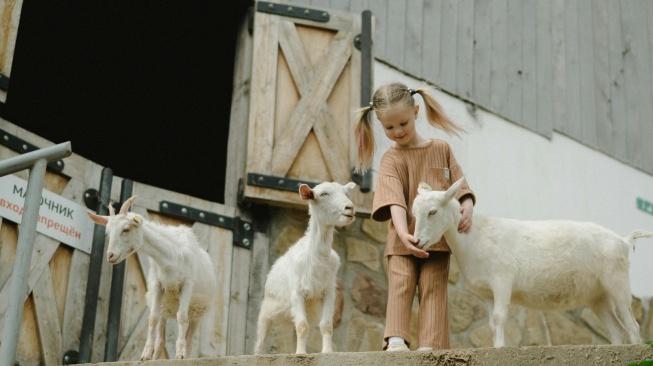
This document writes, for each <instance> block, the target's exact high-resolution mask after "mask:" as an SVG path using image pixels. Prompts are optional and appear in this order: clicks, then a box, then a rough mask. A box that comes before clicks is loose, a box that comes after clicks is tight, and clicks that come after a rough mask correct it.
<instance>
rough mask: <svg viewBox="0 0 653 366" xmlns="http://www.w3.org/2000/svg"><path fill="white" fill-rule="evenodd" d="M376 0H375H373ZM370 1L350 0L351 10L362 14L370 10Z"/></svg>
mask: <svg viewBox="0 0 653 366" xmlns="http://www.w3.org/2000/svg"><path fill="white" fill-rule="evenodd" d="M372 1H374V0H372ZM369 8H370V7H369V3H368V1H367V0H350V1H349V12H351V13H354V14H361V13H362V12H363V11H365V10H368V9H369Z"/></svg>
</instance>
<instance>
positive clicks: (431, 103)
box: [415, 87, 467, 137]
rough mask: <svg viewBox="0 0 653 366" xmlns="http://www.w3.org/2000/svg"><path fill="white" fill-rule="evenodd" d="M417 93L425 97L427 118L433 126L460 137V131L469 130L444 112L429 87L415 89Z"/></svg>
mask: <svg viewBox="0 0 653 366" xmlns="http://www.w3.org/2000/svg"><path fill="white" fill-rule="evenodd" d="M415 93H418V94H419V95H421V96H422V99H424V106H425V107H426V119H427V120H428V121H429V124H430V125H431V126H433V127H439V128H441V129H442V130H444V131H445V132H447V133H448V134H451V135H456V136H458V137H460V134H459V133H458V132H467V130H466V129H465V128H464V127H463V126H461V125H459V124H458V123H456V122H454V121H453V120H452V119H451V118H449V116H447V115H446V114H445V113H444V109H443V108H442V106H441V105H440V103H438V101H437V100H435V97H434V96H433V94H431V92H429V90H428V88H425V87H422V88H417V89H415Z"/></svg>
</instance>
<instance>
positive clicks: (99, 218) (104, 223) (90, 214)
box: [86, 211, 109, 226]
mask: <svg viewBox="0 0 653 366" xmlns="http://www.w3.org/2000/svg"><path fill="white" fill-rule="evenodd" d="M86 213H87V214H88V217H90V218H91V220H93V221H95V222H96V223H97V224H100V225H102V226H107V222H109V220H107V217H106V216H100V215H96V214H94V213H93V212H90V211H86Z"/></svg>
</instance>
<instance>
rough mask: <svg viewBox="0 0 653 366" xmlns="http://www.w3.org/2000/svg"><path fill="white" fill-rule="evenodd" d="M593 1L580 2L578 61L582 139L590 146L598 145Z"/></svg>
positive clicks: (582, 0)
mask: <svg viewBox="0 0 653 366" xmlns="http://www.w3.org/2000/svg"><path fill="white" fill-rule="evenodd" d="M592 1H593V0H579V2H578V9H579V11H578V44H579V47H578V51H579V52H578V63H579V65H580V75H579V76H580V80H579V82H580V104H581V105H580V119H581V120H580V123H581V134H582V135H581V136H579V137H578V138H579V139H580V140H581V141H587V142H588V143H589V144H591V145H590V146H596V122H595V103H594V94H595V93H596V90H595V89H594V88H595V85H594V80H593V78H594V62H593V61H594V60H593V55H592V47H588V46H586V45H591V44H592V12H591V9H592Z"/></svg>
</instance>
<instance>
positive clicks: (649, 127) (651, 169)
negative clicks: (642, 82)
mask: <svg viewBox="0 0 653 366" xmlns="http://www.w3.org/2000/svg"><path fill="white" fill-rule="evenodd" d="M646 5H647V9H646V11H647V19H648V51H649V52H648V62H649V70H650V71H651V72H653V20H651V19H653V18H652V17H653V2H650V1H648V2H646ZM649 77H650V78H651V82H653V76H651V74H650V73H649ZM649 84H650V82H649ZM651 93H653V91H652V92H651ZM644 97H646V96H644ZM648 98H650V99H651V100H653V95H650V96H649V97H648ZM650 107H651V106H650V103H649V108H650ZM649 116H650V115H649ZM643 136H644V141H645V143H644V145H643V149H644V151H643V153H644V156H648V157H649V158H646V159H644V165H643V168H644V170H645V171H646V172H648V173H650V174H653V159H650V157H651V156H653V144H651V143H650V141H653V123H650V119H649V123H644V125H643ZM646 141H648V142H646Z"/></svg>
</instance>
